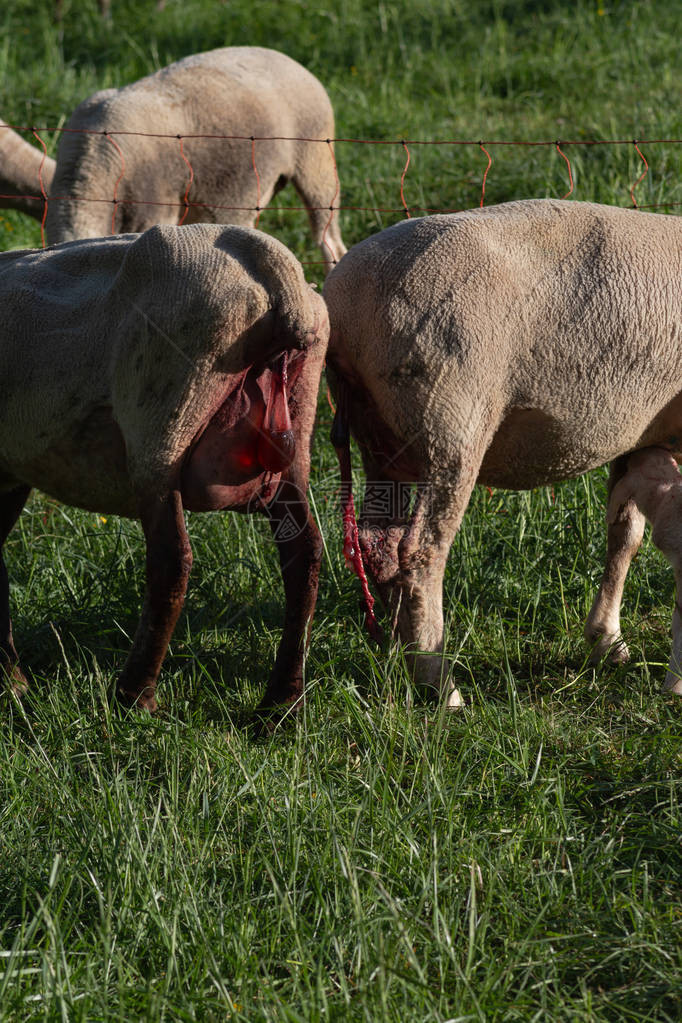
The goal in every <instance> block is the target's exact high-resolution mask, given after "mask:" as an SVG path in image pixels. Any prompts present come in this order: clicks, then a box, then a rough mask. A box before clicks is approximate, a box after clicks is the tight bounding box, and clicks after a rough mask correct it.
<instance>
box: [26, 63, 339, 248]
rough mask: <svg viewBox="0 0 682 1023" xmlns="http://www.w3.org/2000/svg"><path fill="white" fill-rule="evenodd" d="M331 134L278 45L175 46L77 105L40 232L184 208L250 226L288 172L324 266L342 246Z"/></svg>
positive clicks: (159, 220) (108, 229) (103, 227)
mask: <svg viewBox="0 0 682 1023" xmlns="http://www.w3.org/2000/svg"><path fill="white" fill-rule="evenodd" d="M150 133H151V134H150ZM164 135H165V136H170V137H166V138H163V137H161V136H164ZM197 135H203V136H214V137H213V138H195V137H193V136H197ZM180 136H183V138H182V151H181V143H180V141H179V137H180ZM218 136H228V137H227V138H224V137H223V138H221V137H218ZM229 136H232V137H229ZM252 136H253V137H254V138H255V139H257V138H258V137H262V136H266V137H268V138H270V139H271V141H260V140H259V141H253V142H252V141H251V137H252ZM333 137H334V113H333V111H332V107H331V103H330V102H329V97H328V96H327V93H326V92H325V90H324V88H323V86H322V85H321V84H320V82H319V81H318V80H317V78H315V77H314V76H313V75H312V74H310V72H309V71H306V69H305V68H303V67H301V65H300V64H297V63H296V61H294V60H292V59H291V58H290V57H287V56H285V54H283V53H279V52H277V51H276V50H266V49H260V48H259V47H255V46H235V47H227V48H224V49H220V50H210V51H209V52H207V53H199V54H196V55H194V56H191V57H185V58H184V59H183V60H179V61H177V62H176V63H175V64H170V65H169V66H168V67H166V68H163V69H162V70H161V71H157V72H156V73H155V74H152V75H149V76H148V77H146V78H142V79H140V80H139V81H137V82H133V83H132V84H131V85H127V86H125V87H124V88H122V89H106V90H104V91H103V92H97V93H95V94H94V95H93V96H91V97H90V98H89V99H86V100H85V101H84V102H83V103H81V104H80V105H79V106H78V107H77V108H76V109H75V111H74V112H73V114H72V115H71V117H70V119H69V121H68V122H67V124H66V125H65V128H64V131H63V132H62V135H61V139H60V143H59V149H58V152H57V169H56V173H55V176H54V182H53V186H52V189H51V193H50V199H51V201H50V204H49V209H48V214H47V220H46V229H47V237H48V241H50V242H61V241H70V240H73V239H76V238H90V237H98V236H101V235H106V234H113V233H114V231H143V230H145V229H146V228H148V227H151V226H152V225H153V224H177V223H179V222H180V221H181V220H183V218H184V222H185V223H193V222H197V221H202V222H213V223H231V224H239V225H242V226H253V225H254V223H255V221H256V217H257V208H258V207H260V209H264V208H265V207H266V206H267V205H268V203H269V202H270V200H271V199H272V197H273V196H274V195H275V194H276V193H277V192H279V191H280V189H282V188H284V186H285V185H286V184H287V182H289V181H291V183H292V184H293V186H294V188H295V189H296V191H297V192H298V194H299V195H300V197H301V199H302V200H303V203H304V205H305V207H306V208H307V211H308V216H309V219H310V224H311V228H312V233H313V238H314V240H315V243H316V244H317V245H319V247H320V249H321V252H322V258H323V261H324V262H325V263H326V264H327V267H330V266H331V265H332V264H333V263H335V262H336V261H338V260H339V259H340V258H341V256H342V255H343V253H344V252H345V251H346V250H345V247H344V245H343V241H342V239H341V233H340V230H339V225H338V214H337V213H336V212H335V211H334V210H332V207H333V206H338V202H339V182H338V177H337V173H336V164H335V159H334V155H333V149H332V143H331V142H328V141H327V140H330V139H333ZM304 139H305V140H308V141H302V140H304ZM315 140H320V141H315ZM183 154H184V158H183ZM185 158H186V159H185ZM254 163H255V168H256V169H255V170H254ZM190 166H191V170H190ZM186 198H187V202H188V203H191V205H190V206H187V205H186V203H185V199H186ZM114 199H115V205H113V203H114ZM112 210H114V211H115V216H114V218H113V228H112Z"/></svg>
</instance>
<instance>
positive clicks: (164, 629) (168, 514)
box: [116, 490, 192, 713]
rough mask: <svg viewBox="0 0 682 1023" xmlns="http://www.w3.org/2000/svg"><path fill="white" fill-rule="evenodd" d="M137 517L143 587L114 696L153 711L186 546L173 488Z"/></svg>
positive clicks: (180, 591)
mask: <svg viewBox="0 0 682 1023" xmlns="http://www.w3.org/2000/svg"><path fill="white" fill-rule="evenodd" d="M140 518H141V521H142V528H143V530H144V535H145V539H146V541H147V558H146V567H147V586H146V591H145V596H144V604H143V606H142V615H141V617H140V622H139V624H138V626H137V630H136V632H135V638H134V640H133V647H132V650H131V651H130V653H129V655H128V659H127V661H126V663H125V665H124V667H123V671H122V672H121V675H120V678H119V680H118V684H117V687H116V695H117V698H118V700H119V702H121V703H122V704H124V705H125V706H128V707H130V706H135V707H137V708H139V709H141V710H148V711H149V712H150V713H153V712H154V711H155V710H156V707H157V704H156V696H155V693H156V680H157V678H158V674H159V671H160V670H161V664H162V663H163V659H164V657H165V656H166V651H167V649H168V644H169V642H170V638H171V636H172V634H173V629H174V628H175V623H176V622H177V620H178V616H179V614H180V611H181V610H182V605H183V603H184V599H185V593H186V591H187V580H188V577H189V572H190V568H191V567H192V549H191V547H190V544H189V537H188V536H187V530H186V529H185V520H184V516H183V511H182V500H181V497H180V492H179V491H177V490H174V491H172V492H171V493H170V494H168V495H167V496H165V497H164V498H160V499H157V500H156V501H146V502H145V503H144V505H143V509H142V511H141V514H140Z"/></svg>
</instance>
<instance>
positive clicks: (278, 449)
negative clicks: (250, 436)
mask: <svg viewBox="0 0 682 1023" xmlns="http://www.w3.org/2000/svg"><path fill="white" fill-rule="evenodd" d="M295 453H296V441H295V438H294V431H293V430H292V428H291V416H290V415H289V403H288V401H287V353H286V352H285V353H284V354H283V355H282V357H281V360H280V364H279V366H278V367H277V369H276V370H272V381H271V385H270V393H269V394H268V404H267V407H266V409H265V415H264V417H263V426H262V427H261V431H260V434H259V437H258V448H257V452H256V454H257V458H258V461H259V462H260V464H261V465H262V466H263V468H264V469H267V470H268V471H269V472H282V471H283V470H284V469H288V468H289V466H290V465H291V463H292V462H293V460H294V455H295Z"/></svg>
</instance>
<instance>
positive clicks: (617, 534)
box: [585, 458, 646, 664]
mask: <svg viewBox="0 0 682 1023" xmlns="http://www.w3.org/2000/svg"><path fill="white" fill-rule="evenodd" d="M626 464H627V460H626V459H622V458H619V459H617V460H616V461H615V462H614V463H613V465H612V466H611V475H610V477H609V503H608V508H607V512H606V521H607V545H606V563H605V565H604V573H603V575H602V579H601V583H600V585H599V590H598V591H597V595H596V597H595V598H594V603H593V604H592V607H591V609H590V613H589V615H588V616H587V621H586V622H585V639H586V640H587V642H588V643H589V644H590V646H591V647H592V651H591V653H590V658H589V662H590V664H598V663H599V661H600V660H601V659H602V657H604V655H605V654H608V658H609V660H610V661H611V662H612V663H613V664H622V663H624V662H625V661H627V660H628V659H629V657H630V653H629V651H628V648H627V645H626V643H625V641H624V640H623V638H622V636H621V634H620V605H621V601H622V599H623V588H624V586H625V579H626V576H627V574H628V569H629V567H630V563H631V561H632V559H633V558H634V556H635V554H636V553H637V551H638V550H639V546H640V544H641V542H642V537H643V536H644V527H645V525H646V519H645V517H644V515H643V514H642V512H641V511H640V510H639V508H638V507H637V504H636V503H635V501H634V500H633V499H632V498H631V497H627V496H626V495H624V493H623V488H622V487H618V486H617V484H618V481H619V480H620V478H621V477H622V476H623V473H624V472H625V469H626ZM614 495H615V496H614ZM624 496H625V498H626V499H625V500H624V499H623V498H624Z"/></svg>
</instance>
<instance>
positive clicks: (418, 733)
mask: <svg viewBox="0 0 682 1023" xmlns="http://www.w3.org/2000/svg"><path fill="white" fill-rule="evenodd" d="M51 12H52V4H51V3H50V2H47V0H45V2H44V3H29V0H12V2H10V3H8V4H6V5H5V6H4V7H3V10H2V12H0V25H1V26H2V29H3V35H2V46H0V76H1V80H2V83H3V99H2V106H1V107H0V115H1V116H3V117H4V118H5V119H7V120H9V121H16V122H18V123H26V124H28V123H34V124H36V125H40V126H46V127H55V126H57V125H58V124H59V123H61V121H62V119H63V117H64V116H65V114H66V113H67V112H69V111H70V110H71V109H72V108H73V106H74V105H75V104H76V102H78V100H79V99H81V98H83V97H84V96H85V95H87V94H89V93H90V92H92V91H94V89H96V88H99V87H102V86H105V85H112V84H123V83H125V82H128V81H131V80H133V79H135V78H136V77H139V76H140V75H142V74H144V73H146V72H148V71H150V70H152V69H153V68H155V67H158V66H161V65H163V64H165V63H167V62H169V61H170V60H172V59H175V58H177V57H180V56H182V55H184V54H186V53H189V52H194V51H197V50H201V49H205V48H209V47H212V46H218V45H223V44H226V43H232V44H237V43H253V44H261V45H271V46H275V47H277V48H279V49H282V50H284V51H285V52H287V53H289V54H290V55H291V56H293V57H295V58H297V59H299V60H301V61H302V62H303V63H304V64H306V65H307V66H308V67H310V68H311V69H312V70H313V71H314V72H315V73H316V74H318V76H319V77H320V78H321V79H322V81H324V82H325V84H326V85H327V87H328V89H329V92H330V95H331V97H332V100H333V103H334V106H335V110H336V113H337V131H338V135H339V136H341V137H358V138H392V139H399V138H401V137H408V138H422V139H428V138H434V139H437V138H440V139H442V138H461V139H478V138H485V139H516V140H526V141H531V140H537V139H546V140H552V139H556V138H557V137H559V138H565V139H580V138H585V139H587V138H623V139H629V138H645V137H650V138H680V137H682V124H681V117H682V115H681V113H680V104H679V88H678V86H679V75H678V71H679V21H680V11H679V5H673V4H669V3H663V2H659V0H656V2H651V3H620V4H618V3H616V4H612V5H610V4H608V3H604V4H603V5H601V6H600V5H598V4H597V3H594V4H592V3H590V4H588V3H578V4H568V3H564V4H562V3H559V2H554V3H542V4H540V3H537V4H536V3H534V2H532V0H527V2H521V0H519V2H517V3H503V2H497V3H481V4H470V3H467V4H465V3H464V2H459V0H452V2H449V0H421V2H416V0H413V2H403V3H398V2H397V0H385V2H383V3H377V4H375V5H370V4H366V3H361V2H360V0H345V2H344V3H343V4H331V3H328V2H327V0H320V3H319V4H318V5H313V4H309V3H303V2H294V0H286V2H282V0H280V2H279V3H275V2H274V0H252V2H251V3H248V4H247V3H246V2H245V0H232V2H230V3H224V4H223V3H209V2H208V0H203V2H199V0H188V2H186V3H180V2H174V0H167V6H166V9H165V10H164V11H163V12H156V11H155V9H154V3H153V2H151V0H150V2H145V3H133V2H132V0H113V20H112V23H111V24H110V25H107V24H104V23H102V22H101V21H100V19H99V16H98V15H97V13H96V5H95V3H94V0H93V2H92V3H90V2H86V0H82V2H76V0H71V3H69V0H64V20H63V23H62V25H61V26H55V25H54V24H53V22H52V20H51ZM45 137H46V140H47V141H48V144H49V146H50V149H51V151H53V150H54V145H55V140H56V136H55V135H54V134H51V133H48V132H46V133H45ZM566 152H567V154H568V155H569V156H570V159H571V164H572V169H573V172H574V176H575V179H576V190H575V193H574V194H575V196H576V197H577V198H583V199H596V200H599V201H603V202H610V203H614V204H618V205H628V204H629V202H630V196H629V189H630V187H631V185H632V183H633V182H634V181H635V180H636V178H637V177H638V175H639V173H640V169H639V159H638V157H637V155H636V153H635V152H634V150H633V148H632V147H630V146H628V147H608V146H604V147H595V148H585V149H578V148H577V147H573V148H571V147H568V148H567V149H566ZM681 154H682V147H680V146H675V145H667V146H663V145H657V146H651V147H649V148H648V149H647V150H646V155H647V159H649V160H650V164H651V170H650V173H649V175H648V177H647V179H646V180H645V181H644V182H643V183H642V184H641V185H640V186H639V188H638V190H637V198H638V201H640V202H642V203H644V202H652V203H653V202H669V203H673V202H680V201H682V194H681V192H680V180H681V174H680V170H681V163H682V161H681V158H680V157H681ZM493 158H494V159H493V165H492V167H491V170H490V174H489V177H488V183H487V189H486V198H487V201H489V202H495V201H503V200H507V199H511V198H518V197H528V196H544V195H562V194H563V193H564V192H565V191H566V190H567V185H566V168H565V165H564V164H563V161H562V160H561V159H560V157H559V156H558V155H557V154H556V152H555V151H554V150H553V149H552V148H551V147H548V148H537V149H536V148H530V149H521V148H518V149H517V148H506V147H504V148H503V147H498V148H494V149H493ZM404 160H405V154H404V151H403V149H402V147H401V146H399V145H396V146H395V147H388V146H387V147H383V146H382V147H379V146H376V147H373V146H352V145H351V144H350V143H342V144H340V145H339V146H338V161H339V169H340V174H341V181H342V187H343V202H344V204H345V205H348V206H364V207H367V206H390V207H394V206H399V205H400V202H399V189H398V183H399V179H400V173H401V171H402V168H403V166H404ZM485 165H486V160H485V157H484V156H483V154H482V153H481V152H480V150H478V149H477V148H476V147H473V148H459V147H457V148H449V147H448V148H441V147H433V148H426V147H425V148H423V149H422V148H418V147H413V149H412V162H411V165H410V168H409V171H408V174H407V177H406V181H405V194H406V198H407V201H408V202H409V203H410V204H411V205H427V206H438V207H439V206H445V207H464V206H468V205H475V204H477V203H478V201H479V198H480V193H481V179H482V174H483V171H484V170H485ZM289 203H291V204H293V205H296V204H297V203H296V202H295V201H294V197H293V194H292V195H289V193H288V192H284V193H283V194H282V196H281V199H280V204H281V205H283V206H284V205H288V204H289ZM674 209H675V207H671V210H674ZM397 216H398V215H393V214H379V213H372V212H350V211H349V212H346V213H344V214H343V230H344V235H345V238H346V240H347V242H348V243H351V242H354V241H357V240H359V239H361V238H362V237H364V236H365V235H366V234H367V233H368V232H370V231H374V230H377V229H378V228H379V227H382V226H386V225H387V224H388V223H390V222H392V221H393V220H395V219H397ZM262 226H263V227H265V228H269V229H271V230H272V231H273V232H274V233H277V234H278V235H279V237H281V238H282V240H283V241H285V242H286V243H287V244H288V245H290V246H291V248H292V249H293V250H294V252H296V254H297V255H298V256H299V257H300V258H301V259H305V260H315V259H316V258H318V257H317V254H316V252H315V251H314V249H312V247H311V246H310V242H309V238H308V233H307V226H306V224H305V222H304V219H303V217H302V215H301V214H299V213H287V212H285V211H280V212H278V211H270V212H269V213H267V214H266V215H265V216H264V218H263V221H262ZM38 243H39V231H38V227H37V225H36V224H35V223H33V222H30V221H28V220H26V219H24V218H22V217H21V216H20V215H19V214H14V213H7V212H5V211H3V214H2V219H0V245H1V246H3V247H5V248H10V247H14V246H16V245H27V244H38ZM328 427H329V411H328V408H327V406H326V403H325V402H324V401H321V403H320V429H319V431H318V435H317V437H316V441H315V449H314V457H313V474H312V496H313V500H314V506H315V510H316V514H317V516H318V518H319V521H320V525H321V527H322V529H323V532H324V535H325V538H326V555H325V561H324V566H323V575H322V579H321V589H320V601H319V605H318V611H317V617H316V620H315V626H314V630H313V642H312V647H311V651H310V655H309V658H308V662H307V675H308V684H309V694H310V698H309V700H308V704H307V706H306V709H305V712H304V715H303V717H302V720H301V721H300V723H299V724H298V725H297V727H296V728H289V727H283V728H281V729H279V730H278V731H277V732H276V733H275V735H274V736H273V737H272V738H270V739H267V740H255V739H254V738H253V736H252V735H251V733H250V732H249V730H248V727H246V722H247V721H248V712H249V710H250V709H251V708H252V707H253V706H254V704H255V703H256V701H257V700H258V698H259V696H260V694H261V692H262V687H263V685H264V682H265V678H266V676H267V673H268V670H269V667H270V664H271V662H272V659H273V656H274V652H275V649H276V646H277V642H278V638H279V630H280V626H281V615H282V590H281V582H280V578H279V569H278V567H277V559H276V555H275V551H274V546H273V544H272V543H271V541H270V539H269V530H268V528H267V524H266V523H265V521H264V520H260V519H257V518H255V517H249V518H240V517H237V516H230V515H226V516H221V515H213V516H210V515H208V516H201V515H194V516H190V519H189V529H190V536H191V540H192V544H193V548H194V553H195V563H194V568H193V571H192V578H191V582H190V593H189V597H188V602H187V607H186V610H185V612H184V613H183V616H182V618H181V620H180V623H179V625H178V628H177V630H176V634H175V637H174V640H173V643H172V646H171V651H170V653H169V656H168V658H167V660H166V663H165V666H164V670H163V673H162V680H161V686H160V696H161V699H162V703H163V708H162V713H161V715H160V716H159V718H158V719H155V720H146V719H141V718H137V717H128V718H125V719H123V720H122V719H120V718H118V717H116V716H115V715H111V714H110V712H109V709H108V694H109V692H110V690H111V687H112V685H113V682H114V679H115V676H116V670H117V667H120V665H121V664H122V661H123V659H124V657H125V652H126V650H127V647H128V644H129V640H130V636H131V633H132V630H133V629H134V627H135V624H136V620H137V615H138V611H139V606H140V601H141V592H142V587H143V545H142V540H141V534H140V530H139V527H138V526H137V525H136V524H134V523H129V522H126V521H122V520H115V519H113V518H110V519H108V520H107V521H103V517H102V516H98V515H94V514H89V513H85V512H79V511H74V510H72V509H69V508H67V507H64V506H62V505H59V504H56V503H55V502H53V501H50V500H47V499H45V498H43V497H40V496H34V497H33V498H32V500H31V502H30V504H29V506H28V508H27V509H26V511H25V512H24V513H23V515H22V517H21V519H20V521H19V524H18V525H17V527H16V528H15V530H14V531H13V533H12V534H11V536H10V538H9V540H8V542H7V545H6V553H7V561H8V565H9V572H10V578H11V595H12V601H13V608H14V621H15V635H16V640H17V645H18V647H19V649H20V651H21V652H22V654H23V658H24V661H25V663H26V664H27V665H30V666H31V668H32V670H33V672H34V674H35V684H34V687H33V691H32V694H31V695H30V697H29V698H27V700H26V701H25V703H24V706H23V707H18V706H17V705H15V704H13V703H12V702H11V701H10V700H9V699H7V698H5V699H4V700H3V702H2V704H1V705H0V1020H3V1021H4V1020H7V1021H12V1023H13V1021H15V1020H40V1019H43V1020H88V1021H90V1020H122V1021H124V1020H125V1021H127V1020H131V1019H155V1020H156V1019H164V1020H194V1019H196V1020H202V1021H204V1020H208V1021H210V1020H225V1019H235V1020H246V1021H249V1023H253V1021H261V1020H263V1021H264V1020H272V1021H278V1023H279V1021H291V1023H295V1021H305V1023H308V1021H316V1020H344V1021H346V1020H349V1021H355V1020H358V1021H360V1020H362V1021H367V1023H374V1021H377V1020H382V1021H383V1020H390V1021H393V1020H395V1021H401V1023H406V1021H408V1023H411V1021H420V1023H421V1021H434V1023H436V1021H437V1023H445V1021H446V1020H462V1021H463V1020H482V1021H488V1020H505V1021H506V1020H519V1021H527V1020H543V1021H544V1020H547V1021H555V1020H561V1021H563V1020H567V1021H568V1020H570V1021H591V1020H614V1021H615V1020H617V1021H620V1020H637V1021H644V1020H670V1021H677V1020H678V1019H679V1018H680V1016H682V961H681V960H682V956H681V952H680V950H681V948H682V940H681V939H682V899H681V897H680V891H681V887H680V881H681V879H682V847H681V845H680V824H681V813H680V789H681V787H682V782H681V771H680V768H681V767H682V756H681V753H680V749H681V747H680V738H681V724H680V704H679V700H676V699H675V698H674V697H670V696H664V695H661V693H660V685H661V682H662V678H663V674H664V670H665V668H664V665H665V662H666V661H667V656H668V652H669V644H670V638H669V628H670V614H671V608H672V604H673V599H674V595H673V581H672V574H671V572H670V571H669V569H668V566H667V564H666V563H665V562H664V561H663V559H662V558H661V557H660V556H659V555H658V554H657V552H656V551H655V550H654V549H653V547H652V546H651V544H650V542H649V541H648V540H647V541H646V542H645V544H644V546H643V549H642V551H641V553H640V555H639V557H638V558H637V561H636V563H635V564H634V566H633V569H632V571H631V577H630V579H629V582H628V586H627V589H626V595H625V603H624V632H625V635H626V638H627V640H628V642H629V644H630V647H631V652H632V655H633V656H632V661H631V662H630V664H629V665H627V666H623V667H620V668H618V669H609V668H606V667H604V668H600V669H599V670H597V671H593V670H592V669H589V668H587V667H586V664H585V649H584V647H583V644H582V636H581V633H582V623H583V620H584V618H585V615H586V614H587V611H588V609H589V606H590V603H591V600H592V597H593V594H594V590H595V587H596V581H597V579H598V576H599V572H600V569H601V563H602V558H603V552H604V527H603V512H604V494H605V473H604V471H599V472H595V473H593V474H591V475H590V476H589V477H586V478H584V479H581V480H578V481H576V482H575V483H572V484H567V485H564V486H561V487H557V488H555V491H554V492H551V491H549V490H542V491H537V492H534V493H532V494H508V493H504V492H502V491H496V492H494V493H493V494H492V495H489V494H488V492H487V491H486V490H480V491H479V492H477V493H476V494H475V496H474V499H473V501H472V504H471V507H470V510H469V512H468V514H467V517H466V519H465V523H464V526H463V528H462V530H461V532H460V534H459V536H458V538H457V540H456V542H455V544H454V546H453V551H452V555H451V558H450V563H449V566H448V573H447V582H446V601H445V603H446V613H447V627H448V647H447V650H448V655H449V657H450V658H451V660H452V665H453V671H454V673H455V675H456V677H457V680H458V684H459V685H460V688H461V690H462V691H463V692H464V694H465V696H466V697H467V699H468V700H469V705H468V706H467V708H466V710H464V711H463V712H462V713H461V714H456V715H444V714H442V713H440V712H439V711H437V710H429V709H424V708H421V707H419V706H413V705H411V700H410V697H411V693H410V687H409V683H408V681H407V678H406V675H405V670H404V665H403V663H402V659H401V655H400V652H399V651H395V650H394V651H389V652H385V653H381V654H380V653H379V652H377V651H376V650H375V649H373V648H372V647H371V646H370V645H369V643H368V642H367V640H366V638H365V636H364V634H363V631H362V628H361V621H360V615H359V612H358V591H357V586H356V583H355V581H354V580H353V578H352V577H351V576H350V575H349V573H347V572H346V571H345V569H344V567H343V564H342V558H341V553H340V523H339V521H338V514H337V511H336V504H335V493H334V491H335V487H336V485H337V481H338V476H337V473H336V468H335V464H334V458H333V455H332V452H331V448H330V445H329V444H328V442H327V432H328ZM359 480H360V477H359V476H358V482H359Z"/></svg>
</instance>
